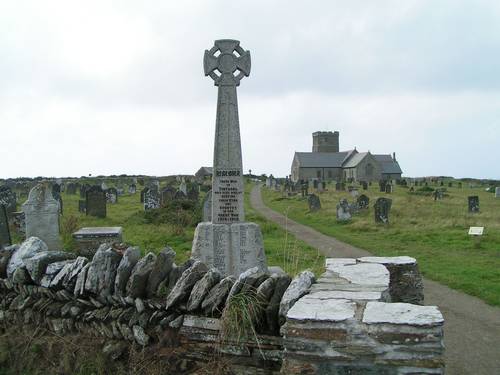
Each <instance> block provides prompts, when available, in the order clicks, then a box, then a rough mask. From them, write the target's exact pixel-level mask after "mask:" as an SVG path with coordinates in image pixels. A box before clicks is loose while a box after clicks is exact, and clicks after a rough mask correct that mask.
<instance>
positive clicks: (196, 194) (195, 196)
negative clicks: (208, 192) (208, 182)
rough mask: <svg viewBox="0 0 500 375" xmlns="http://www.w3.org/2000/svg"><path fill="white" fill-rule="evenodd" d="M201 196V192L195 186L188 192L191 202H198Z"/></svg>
mask: <svg viewBox="0 0 500 375" xmlns="http://www.w3.org/2000/svg"><path fill="white" fill-rule="evenodd" d="M199 196H200V190H199V188H198V187H197V186H195V185H193V186H191V188H190V189H189V190H188V193H187V199H189V200H191V201H197V200H198V198H199Z"/></svg>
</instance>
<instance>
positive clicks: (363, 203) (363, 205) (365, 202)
mask: <svg viewBox="0 0 500 375" xmlns="http://www.w3.org/2000/svg"><path fill="white" fill-rule="evenodd" d="M356 203H357V204H358V207H359V208H360V209H362V210H364V209H367V208H368V207H369V204H370V198H368V197H367V196H366V195H364V194H361V195H360V196H359V197H358V199H357V200H356Z"/></svg>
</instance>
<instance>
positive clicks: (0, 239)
mask: <svg viewBox="0 0 500 375" xmlns="http://www.w3.org/2000/svg"><path fill="white" fill-rule="evenodd" d="M11 244H12V242H11V238H10V230H9V218H8V217H7V210H6V209H5V206H4V205H3V204H0V249H1V248H2V247H5V246H9V245H11Z"/></svg>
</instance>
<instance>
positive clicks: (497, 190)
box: [495, 186, 500, 198]
mask: <svg viewBox="0 0 500 375" xmlns="http://www.w3.org/2000/svg"><path fill="white" fill-rule="evenodd" d="M495 198H500V187H498V186H497V187H496V188H495Z"/></svg>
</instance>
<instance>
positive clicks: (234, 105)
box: [203, 39, 250, 224]
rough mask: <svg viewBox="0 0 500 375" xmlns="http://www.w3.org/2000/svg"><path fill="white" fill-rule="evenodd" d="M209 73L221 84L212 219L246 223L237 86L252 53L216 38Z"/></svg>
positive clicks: (208, 53) (206, 60) (234, 42)
mask: <svg viewBox="0 0 500 375" xmlns="http://www.w3.org/2000/svg"><path fill="white" fill-rule="evenodd" d="M203 65H204V70H205V76H210V77H211V78H212V79H213V80H214V84H215V86H218V98H217V117H216V125H215V144H214V164H213V181H212V222H213V223H214V224H231V223H238V222H243V221H244V220H245V213H244V208H243V168H242V161H241V140H240V124H239V119H238V99H237V96H236V86H239V84H240V81H241V79H242V78H243V77H245V76H248V75H249V74H250V52H248V51H245V50H244V49H243V48H241V47H240V42H239V41H237V40H231V39H222V40H216V41H215V45H214V46H213V47H212V48H211V49H210V50H209V51H205V57H204V59H203Z"/></svg>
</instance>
